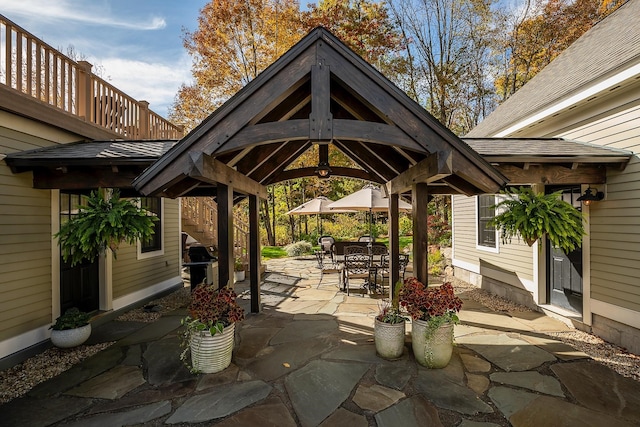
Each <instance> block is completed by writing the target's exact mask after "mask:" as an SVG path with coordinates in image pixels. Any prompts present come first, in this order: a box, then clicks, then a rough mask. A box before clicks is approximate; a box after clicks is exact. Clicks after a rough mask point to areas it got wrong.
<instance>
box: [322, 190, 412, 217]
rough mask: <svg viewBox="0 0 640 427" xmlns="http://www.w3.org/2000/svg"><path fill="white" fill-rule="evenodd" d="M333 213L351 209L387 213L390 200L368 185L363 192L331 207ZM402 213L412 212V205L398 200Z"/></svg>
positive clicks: (349, 196)
mask: <svg viewBox="0 0 640 427" xmlns="http://www.w3.org/2000/svg"><path fill="white" fill-rule="evenodd" d="M329 209H330V210H331V211H332V212H336V211H337V210H339V209H350V210H358V211H370V212H387V211H388V210H389V199H388V198H387V197H384V196H383V195H382V191H380V189H379V188H378V187H375V186H373V185H366V186H365V187H364V188H363V189H362V190H358V191H356V192H355V193H353V194H349V195H348V196H345V197H343V198H342V199H340V200H337V201H335V202H333V203H331V204H330V205H329ZM398 210H399V211H400V212H411V205H410V204H409V203H407V202H405V201H404V200H398Z"/></svg>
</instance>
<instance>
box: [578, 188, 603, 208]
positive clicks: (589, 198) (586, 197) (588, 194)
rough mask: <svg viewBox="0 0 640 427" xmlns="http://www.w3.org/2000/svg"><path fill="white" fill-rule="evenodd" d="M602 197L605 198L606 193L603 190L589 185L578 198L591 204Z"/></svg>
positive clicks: (586, 203)
mask: <svg viewBox="0 0 640 427" xmlns="http://www.w3.org/2000/svg"><path fill="white" fill-rule="evenodd" d="M593 192H595V194H593ZM602 199H604V193H603V192H602V191H598V189H597V188H591V187H589V188H587V189H586V190H584V194H583V195H582V196H580V197H578V199H577V200H578V201H579V202H582V203H584V204H585V205H587V206H589V205H590V204H591V202H599V201H600V200H602Z"/></svg>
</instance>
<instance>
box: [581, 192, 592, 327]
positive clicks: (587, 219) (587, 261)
mask: <svg viewBox="0 0 640 427" xmlns="http://www.w3.org/2000/svg"><path fill="white" fill-rule="evenodd" d="M587 187H589V185H588V184H583V185H582V186H581V187H580V190H581V193H584V191H585V190H586V189H587ZM582 218H583V220H582V221H583V224H584V229H585V231H586V232H587V234H586V235H585V236H583V237H582V321H583V323H585V324H587V325H589V326H591V323H592V316H591V230H590V227H589V224H590V223H591V211H590V208H589V206H588V205H585V204H584V203H583V204H582Z"/></svg>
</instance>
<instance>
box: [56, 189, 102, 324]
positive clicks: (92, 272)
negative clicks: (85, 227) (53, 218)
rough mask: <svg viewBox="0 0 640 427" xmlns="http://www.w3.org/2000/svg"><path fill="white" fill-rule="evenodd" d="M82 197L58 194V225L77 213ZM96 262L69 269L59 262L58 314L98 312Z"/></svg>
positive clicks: (69, 266) (79, 264)
mask: <svg viewBox="0 0 640 427" xmlns="http://www.w3.org/2000/svg"><path fill="white" fill-rule="evenodd" d="M84 202H85V200H84V196H82V195H80V194H70V193H62V192H60V224H64V223H65V222H67V221H68V220H69V219H71V218H72V217H73V216H74V215H76V214H77V213H78V206H79V205H80V204H82V203H84ZM99 277H100V275H99V265H98V260H95V261H89V260H83V261H82V262H80V263H78V264H76V265H74V266H73V267H71V264H70V263H67V262H65V261H64V259H61V260H60V313H64V312H65V310H67V309H68V308H71V307H77V308H78V309H80V310H82V311H85V312H92V311H96V310H98V305H99V299H100V293H99V291H100V282H99Z"/></svg>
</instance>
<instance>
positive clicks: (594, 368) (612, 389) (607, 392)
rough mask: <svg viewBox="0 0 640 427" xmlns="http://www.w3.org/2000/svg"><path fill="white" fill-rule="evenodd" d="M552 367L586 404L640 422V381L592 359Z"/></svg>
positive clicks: (591, 407) (569, 388)
mask: <svg viewBox="0 0 640 427" xmlns="http://www.w3.org/2000/svg"><path fill="white" fill-rule="evenodd" d="M551 370H552V371H553V372H554V373H555V374H556V375H557V376H558V378H559V379H560V381H562V383H563V384H564V385H565V386H566V387H567V389H568V390H569V392H570V393H571V394H572V395H573V397H575V398H576V399H577V400H578V402H579V403H580V404H581V405H582V406H585V407H587V408H590V409H593V410H596V411H599V412H604V413H614V414H617V415H618V416H620V417H622V418H624V419H627V420H630V421H633V422H635V423H637V424H640V382H638V381H634V380H632V379H630V378H625V377H623V376H621V375H619V374H618V373H616V372H614V371H612V370H611V369H609V368H607V367H606V366H604V365H601V364H599V363H595V362H592V361H582V362H573V363H563V364H557V365H554V366H552V367H551Z"/></svg>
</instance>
